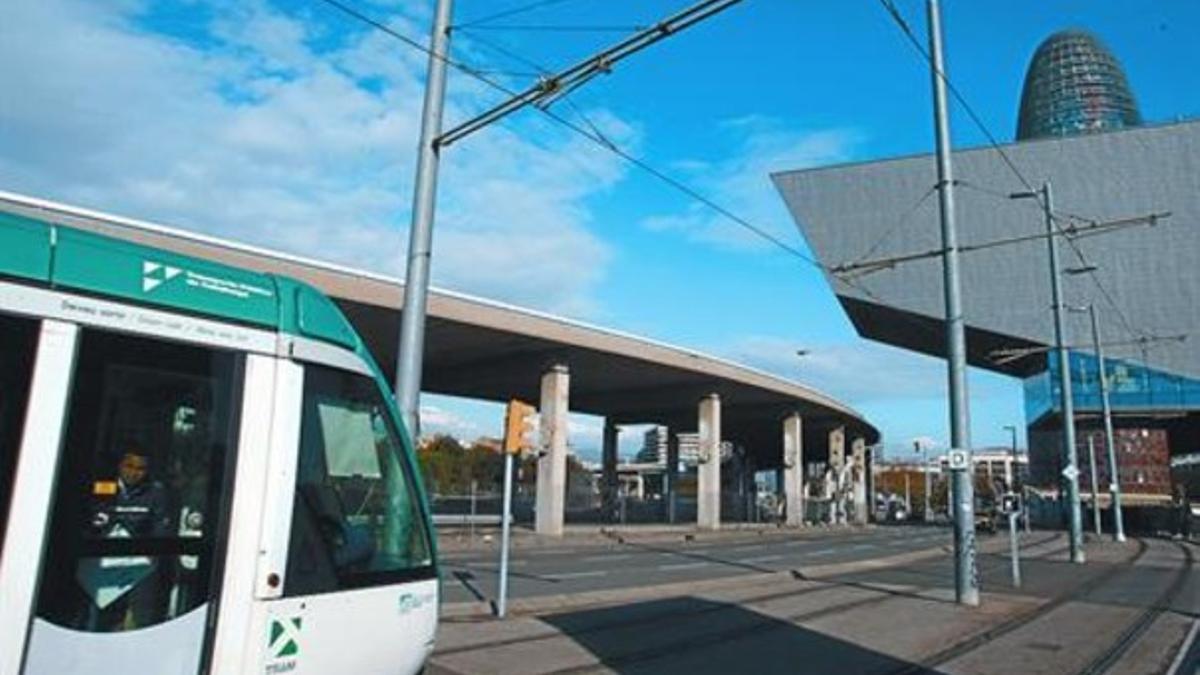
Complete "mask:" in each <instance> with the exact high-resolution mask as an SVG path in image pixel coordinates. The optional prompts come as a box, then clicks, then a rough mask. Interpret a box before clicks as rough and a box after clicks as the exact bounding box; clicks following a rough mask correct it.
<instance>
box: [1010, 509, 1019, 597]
mask: <svg viewBox="0 0 1200 675" xmlns="http://www.w3.org/2000/svg"><path fill="white" fill-rule="evenodd" d="M1008 548H1009V551H1010V553H1011V555H1012V584H1013V588H1020V587H1021V545H1020V542H1019V541H1018V538H1017V511H1013V512H1012V513H1010V514H1008Z"/></svg>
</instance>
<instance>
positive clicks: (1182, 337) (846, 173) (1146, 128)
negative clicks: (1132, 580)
mask: <svg viewBox="0 0 1200 675" xmlns="http://www.w3.org/2000/svg"><path fill="white" fill-rule="evenodd" d="M1019 110H1020V114H1019V122H1018V129H1017V134H1016V136H1017V138H1018V139H1019V140H1018V141H1017V142H1016V143H1012V144H1007V145H1002V146H1000V147H999V148H998V149H997V148H992V147H985V148H976V149H970V150H962V151H959V152H955V153H954V179H955V187H954V195H955V201H956V214H957V227H958V239H959V245H960V246H961V247H962V249H963V252H962V254H961V258H960V263H961V273H962V290H963V305H964V314H965V317H964V319H965V323H966V326H967V329H966V333H967V350H968V361H969V363H970V364H971V365H974V366H977V367H981V368H985V369H988V370H993V371H996V372H1000V373H1005V374H1008V375H1011V376H1013V377H1018V378H1021V379H1022V380H1024V383H1025V408H1026V422H1027V424H1028V444H1029V448H1030V481H1031V483H1032V484H1034V485H1040V486H1043V487H1044V488H1046V489H1049V490H1054V489H1056V488H1057V486H1058V484H1059V482H1060V480H1061V479H1060V477H1061V473H1062V470H1063V468H1064V467H1065V466H1066V464H1065V459H1064V456H1063V455H1064V453H1063V451H1062V443H1061V433H1062V428H1063V419H1062V410H1061V408H1060V404H1059V392H1058V361H1057V359H1056V358H1052V357H1053V356H1054V355H1053V354H1052V353H1051V352H1050V351H1049V348H1050V347H1051V346H1052V345H1053V344H1054V332H1053V330H1054V328H1053V326H1054V324H1053V316H1052V311H1051V286H1050V281H1051V274H1050V268H1049V253H1048V247H1047V238H1046V234H1045V233H1046V231H1047V229H1046V222H1045V212H1044V208H1043V204H1042V203H1041V201H1040V200H1036V199H1029V198H1014V196H1015V195H1016V194H1017V193H1023V192H1024V193H1027V192H1030V191H1035V190H1040V189H1041V187H1042V185H1043V184H1044V183H1048V184H1050V186H1051V202H1052V203H1051V205H1050V206H1051V213H1052V214H1053V222H1054V227H1055V230H1056V232H1057V234H1056V237H1055V238H1056V240H1057V242H1058V247H1059V257H1060V260H1061V262H1062V268H1063V276H1062V287H1063V292H1064V298H1063V299H1064V302H1065V303H1066V304H1067V305H1068V306H1070V307H1071V308H1072V309H1074V310H1076V311H1071V312H1068V313H1067V316H1066V332H1067V335H1066V338H1065V342H1066V344H1067V345H1068V347H1069V356H1070V358H1069V361H1070V376H1071V382H1072V389H1073V402H1074V408H1075V423H1076V428H1077V431H1078V433H1077V443H1078V446H1079V447H1078V448H1077V450H1078V456H1079V458H1080V466H1079V469H1080V472H1081V475H1080V481H1081V489H1082V490H1083V491H1084V493H1085V494H1087V492H1088V491H1089V489H1090V482H1091V477H1090V476H1091V472H1090V470H1089V469H1090V467H1089V466H1088V462H1089V459H1088V458H1089V453H1088V444H1089V443H1091V444H1092V447H1094V448H1095V450H1096V452H1095V454H1096V458H1097V466H1096V468H1097V482H1098V483H1099V485H1100V488H1101V492H1106V490H1105V488H1106V487H1107V486H1108V485H1109V483H1110V482H1111V481H1112V478H1113V472H1112V471H1111V469H1110V467H1109V466H1108V463H1107V460H1106V454H1105V452H1104V437H1103V425H1102V420H1101V417H1100V410H1101V397H1100V390H1099V366H1100V361H1099V359H1098V358H1097V355H1096V350H1095V349H1094V348H1093V340H1092V332H1091V325H1090V320H1089V316H1088V314H1087V313H1086V311H1084V308H1085V307H1086V306H1087V305H1093V306H1094V307H1095V310H1096V312H1097V317H1098V324H1099V336H1100V342H1101V344H1102V345H1103V351H1104V353H1105V360H1104V366H1105V368H1106V372H1107V373H1108V375H1109V379H1110V385H1111V387H1110V388H1111V392H1112V393H1111V401H1112V405H1113V409H1114V415H1115V427H1116V431H1115V434H1114V441H1115V444H1116V448H1117V451H1118V467H1119V469H1120V482H1121V485H1122V487H1123V488H1124V490H1125V491H1126V492H1127V493H1128V494H1129V497H1130V498H1129V500H1128V503H1131V504H1136V503H1138V502H1139V501H1141V502H1151V503H1153V502H1158V503H1161V502H1162V501H1163V500H1165V499H1167V498H1168V496H1169V494H1170V492H1171V490H1172V487H1173V485H1174V484H1175V483H1177V482H1179V480H1180V477H1179V476H1175V475H1173V474H1172V469H1171V464H1172V459H1174V463H1175V464H1176V466H1182V465H1185V464H1187V463H1186V462H1181V461H1180V458H1183V457H1191V456H1193V455H1195V454H1196V453H1200V264H1198V260H1200V122H1196V121H1186V122H1178V123H1172V124H1159V125H1144V124H1143V122H1142V117H1141V115H1140V113H1139V112H1138V109H1137V105H1136V102H1135V99H1134V96H1133V94H1132V92H1131V89H1130V87H1129V85H1128V81H1127V78H1126V76H1125V74H1124V73H1123V72H1122V71H1121V68H1120V65H1119V63H1118V62H1117V60H1116V58H1115V57H1114V56H1113V55H1112V53H1111V52H1110V51H1109V50H1108V49H1107V48H1105V47H1104V46H1103V44H1101V43H1100V41H1099V40H1098V39H1096V38H1095V37H1093V36H1091V35H1089V34H1087V33H1084V32H1081V31H1066V32H1063V33H1058V34H1055V35H1053V36H1051V37H1050V38H1049V39H1047V40H1046V41H1045V42H1044V43H1043V44H1042V45H1041V46H1040V47H1038V49H1037V50H1036V52H1035V53H1034V56H1033V58H1032V60H1031V63H1030V67H1029V70H1028V73H1027V76H1026V81H1025V85H1024V88H1023V93H1022V96H1021V102H1020V108H1019ZM772 178H773V180H774V182H775V185H776V187H777V188H778V190H779V192H780V194H781V195H782V197H783V199H784V201H785V202H786V204H787V207H788V209H789V210H790V212H791V214H792V216H793V218H794V219H795V221H796V224H797V226H798V227H799V228H800V230H801V232H802V233H803V235H804V236H805V237H806V239H807V240H808V242H809V244H810V246H811V247H812V249H813V251H814V252H815V253H816V255H817V257H818V258H819V259H820V261H821V263H822V264H823V265H824V266H825V268H826V270H827V272H826V276H827V278H828V280H829V283H830V284H831V285H832V287H833V290H834V291H835V293H836V295H837V297H838V299H839V301H840V302H841V304H842V307H843V308H844V309H845V311H846V313H847V314H848V315H849V317H850V319H851V321H852V322H853V323H854V326H855V327H856V329H857V330H858V332H859V333H860V334H861V335H862V336H864V337H867V338H870V339H874V340H878V341H880V342H885V343H888V344H891V345H895V346H899V347H903V348H907V349H911V350H915V351H919V352H923V353H926V354H930V355H934V356H939V357H944V356H945V353H946V352H945V344H944V342H945V338H944V327H943V318H944V308H943V288H942V260H941V257H940V255H939V252H940V251H941V246H942V244H941V232H940V221H939V215H938V199H937V194H936V187H935V186H936V183H937V172H936V165H935V158H934V157H933V156H932V155H920V156H911V157H900V158H895V159H887V160H882V161H872V162H864V163H856V164H846V165H840V166H830V167H823V168H817V169H806V170H799V171H785V172H782V173H779V174H775V175H774V176H772Z"/></svg>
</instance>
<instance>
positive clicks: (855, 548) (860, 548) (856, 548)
mask: <svg viewBox="0 0 1200 675" xmlns="http://www.w3.org/2000/svg"><path fill="white" fill-rule="evenodd" d="M1119 467H1120V465H1118V468H1119ZM869 548H875V544H858V545H857V546H851V547H850V550H851V551H865V550H867V549H869Z"/></svg>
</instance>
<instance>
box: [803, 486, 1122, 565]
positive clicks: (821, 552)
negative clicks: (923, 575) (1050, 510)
mask: <svg viewBox="0 0 1200 675" xmlns="http://www.w3.org/2000/svg"><path fill="white" fill-rule="evenodd" d="M1118 468H1119V467H1118ZM835 551H836V549H832V548H823V549H820V550H819V551H809V552H808V553H805V554H804V555H810V556H813V557H816V556H819V555H833V553H834V552H835Z"/></svg>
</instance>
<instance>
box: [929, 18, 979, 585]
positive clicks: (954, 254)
mask: <svg viewBox="0 0 1200 675" xmlns="http://www.w3.org/2000/svg"><path fill="white" fill-rule="evenodd" d="M926 10H927V14H928V17H929V51H930V54H931V55H932V57H933V60H932V66H933V73H932V77H933V116H934V127H935V130H936V134H937V168H938V197H939V200H938V201H939V203H940V206H941V209H940V213H941V221H942V248H943V249H944V250H945V255H944V256H942V276H943V286H944V289H945V304H946V357H947V362H948V369H949V384H950V446H951V448H952V449H954V450H961V451H963V452H965V453H966V456H967V466H966V468H965V469H963V468H960V469H956V470H953V471H951V476H952V478H951V480H952V481H953V490H952V496H953V503H954V506H953V513H954V597H955V599H956V600H957V601H958V603H959V604H962V605H969V606H972V607H973V606H976V605H978V604H979V576H978V572H977V571H976V569H975V486H974V485H973V484H972V480H973V478H974V473H975V472H974V470H973V468H972V467H973V465H974V462H973V461H971V438H970V434H971V426H970V412H969V409H968V399H967V339H966V333H965V329H964V326H963V313H962V291H961V288H960V285H959V278H958V233H957V232H956V231H955V226H954V174H953V169H952V167H951V163H950V153H951V149H950V120H949V117H948V111H947V106H946V80H945V72H946V67H945V62H944V59H943V57H942V17H941V10H940V9H939V8H938V2H937V0H926Z"/></svg>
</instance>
